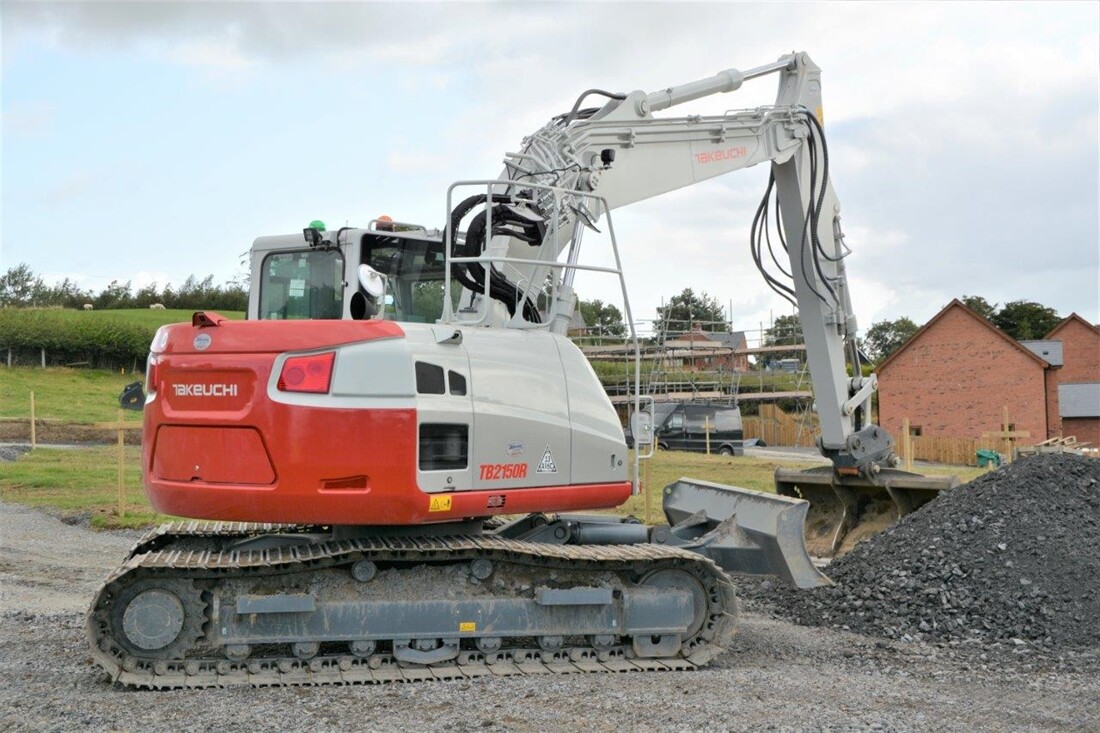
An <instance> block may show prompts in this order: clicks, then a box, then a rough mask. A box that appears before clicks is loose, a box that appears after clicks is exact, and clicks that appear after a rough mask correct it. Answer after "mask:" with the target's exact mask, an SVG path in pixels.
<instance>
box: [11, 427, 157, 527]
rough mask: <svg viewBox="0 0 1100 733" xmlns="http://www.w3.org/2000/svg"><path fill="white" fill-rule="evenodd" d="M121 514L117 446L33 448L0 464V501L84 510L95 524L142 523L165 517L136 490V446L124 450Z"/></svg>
mask: <svg viewBox="0 0 1100 733" xmlns="http://www.w3.org/2000/svg"><path fill="white" fill-rule="evenodd" d="M125 455H126V460H125V472H124V473H125V479H126V491H125V516H124V517H119V516H118V448H116V447H114V446H111V447H107V446H103V447H100V446H96V447H90V448H78V449H72V450H65V449H59V448H38V449H36V450H34V451H31V452H30V453H26V454H24V455H23V456H21V457H20V458H19V460H17V461H14V462H11V463H0V500H3V501H9V502H15V503H17V504H26V505H28V506H34V507H40V508H49V509H55V510H58V511H60V512H61V513H62V515H78V514H82V513H88V514H89V515H90V521H91V525H92V526H93V527H96V528H101V529H105V528H113V527H145V526H149V525H151V524H157V523H159V522H162V521H165V520H166V519H167V518H166V517H164V516H163V515H159V514H157V513H156V512H154V511H153V510H152V508H151V507H150V506H149V502H148V500H147V499H146V498H145V493H144V492H143V491H142V488H141V449H140V448H130V447H128V448H126V452H125Z"/></svg>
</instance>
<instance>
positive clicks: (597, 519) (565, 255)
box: [86, 53, 931, 689]
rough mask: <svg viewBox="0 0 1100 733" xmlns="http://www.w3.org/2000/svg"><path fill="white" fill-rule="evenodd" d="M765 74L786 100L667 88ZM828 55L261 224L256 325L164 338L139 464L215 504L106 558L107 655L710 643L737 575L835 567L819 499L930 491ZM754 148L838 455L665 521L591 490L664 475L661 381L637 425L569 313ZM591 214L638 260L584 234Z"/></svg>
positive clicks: (710, 652)
mask: <svg viewBox="0 0 1100 733" xmlns="http://www.w3.org/2000/svg"><path fill="white" fill-rule="evenodd" d="M770 75H775V76H777V77H778V80H779V92H778V97H777V100H776V103H775V104H774V105H771V106H766V107H761V108H757V109H751V110H746V111H737V112H728V113H726V114H723V115H718V116H684V117H670V116H663V115H657V113H659V112H661V111H663V110H665V109H669V108H671V107H674V106H677V105H681V104H684V103H687V102H691V101H692V100H696V99H700V98H703V97H707V96H710V95H715V94H720V93H725V92H732V91H734V90H736V89H738V88H739V87H740V86H741V85H742V84H743V83H744V82H745V81H747V80H751V79H755V78H757V77H764V76H770ZM820 82H821V71H820V69H819V68H818V67H817V66H816V65H815V64H814V63H813V62H812V61H811V60H810V58H809V57H808V56H807V55H806V54H805V53H794V54H789V55H785V56H783V57H781V58H780V59H779V60H778V61H776V62H774V63H770V64H766V65H763V66H759V67H756V68H752V69H749V70H747V71H738V70H736V69H729V70H726V71H723V72H721V73H719V74H717V75H715V76H712V77H708V78H705V79H701V80H699V81H695V82H691V83H688V84H684V85H680V86H673V87H669V88H667V89H663V90H660V91H656V92H652V93H646V92H643V91H634V92H630V93H627V94H618V93H609V92H606V91H603V90H599V89H590V90H588V91H586V92H584V93H583V94H581V95H580V96H579V97H578V99H577V101H576V104H574V105H573V107H572V108H571V109H570V110H568V111H567V112H565V113H563V114H560V115H558V116H555V117H553V118H552V119H551V120H550V121H549V122H548V123H547V124H546V125H545V126H544V127H542V128H541V129H539V130H537V131H536V132H535V133H534V134H532V135H530V136H529V137H527V138H525V139H524V141H523V143H522V146H521V148H520V150H519V151H518V152H511V153H507V154H506V156H505V159H504V169H503V171H502V173H501V175H500V176H499V177H498V178H496V179H491V180H474V181H460V182H458V183H455V184H453V185H452V186H451V187H450V188H449V189H448V191H447V195H446V212H447V215H446V220H445V225H444V226H443V228H442V229H429V228H427V227H425V226H421V225H418V224H412V223H406V222H396V221H393V220H390V219H389V218H388V217H380V218H379V219H376V220H374V221H371V222H369V223H368V224H367V226H365V227H362V228H358V227H347V226H345V227H341V228H339V229H336V230H331V229H328V228H326V227H325V226H324V224H323V223H322V222H320V221H315V222H313V223H312V224H311V225H310V226H308V227H306V228H304V229H303V230H302V232H301V233H294V234H287V235H279V236H268V237H260V238H259V239H257V240H256V241H255V242H254V244H253V247H252V250H251V274H252V277H251V285H250V294H249V303H248V312H247V318H246V320H244V321H234V320H229V319H226V318H224V317H223V316H221V315H219V314H217V313H214V312H197V313H195V314H194V315H193V317H192V320H191V322H190V323H181V324H173V325H169V326H165V327H163V328H161V329H160V330H159V331H158V332H157V334H156V336H155V338H154V340H153V343H152V345H151V349H150V354H149V358H148V362H147V369H146V380H145V392H146V394H145V399H144V440H143V449H142V470H143V481H144V484H145V489H146V492H147V494H148V496H149V498H150V501H151V503H152V505H153V506H154V507H155V508H156V509H157V510H158V511H160V512H163V513H166V514H170V515H175V516H179V517H188V518H192V519H193V520H194V521H186V522H177V523H173V524H167V525H163V526H161V527H159V528H158V529H155V530H152V531H150V532H149V533H148V534H147V535H146V536H145V537H143V538H142V539H141V540H140V541H139V542H138V543H137V544H136V546H135V547H134V549H133V550H132V551H131V552H130V554H129V556H128V557H127V558H126V560H125V561H124V562H123V563H122V565H121V566H120V567H119V568H117V569H116V570H115V571H114V572H113V573H112V574H111V575H110V576H109V577H108V579H107V580H106V581H105V583H104V585H103V586H102V588H101V589H100V590H99V592H98V594H97V595H96V597H95V598H94V599H93V601H92V604H91V607H90V610H89V613H88V617H87V626H86V628H87V634H88V640H89V643H90V647H91V654H92V657H93V659H94V660H95V662H96V663H97V664H98V665H99V666H101V667H102V668H103V669H104V670H106V672H107V673H108V674H109V675H110V677H111V678H112V680H114V681H116V682H119V683H121V684H125V685H128V686H132V687H138V688H148V689H163V688H192V687H209V686H232V685H254V686H265V685H295V684H311V685H312V684H330V683H332V684H351V683H377V682H387V681H412V680H430V679H452V678H453V679H457V678H469V677H474V676H479V675H495V676H503V675H516V674H545V673H561V674H564V673H576V672H607V671H614V672H623V671H645V670H681V669H692V668H696V667H700V666H702V665H705V664H707V663H708V662H709V661H710V660H712V659H713V658H714V657H715V656H717V655H718V654H720V653H722V651H723V650H725V649H727V648H728V647H729V646H730V644H731V643H733V638H734V635H735V633H736V630H737V600H736V593H735V590H734V584H733V580H732V579H731V576H736V575H742V574H748V575H773V576H777V577H779V578H781V579H782V580H784V581H786V582H788V583H790V584H793V585H795V586H797V587H800V588H813V587H817V586H820V585H824V584H828V583H829V581H828V579H827V578H826V577H825V576H824V575H823V574H822V573H821V572H820V571H819V570H818V568H817V567H816V565H815V564H814V563H813V562H812V560H811V558H810V555H809V553H808V551H807V545H806V538H805V537H804V535H803V531H804V528H805V527H806V522H807V519H806V517H807V508H808V503H807V501H806V498H807V497H809V498H810V501H811V502H814V501H815V499H814V498H813V497H812V493H813V492H814V491H815V490H820V492H819V493H822V494H825V493H828V494H829V495H830V496H831V497H833V498H834V500H835V503H837V504H838V505H839V506H840V512H841V514H843V513H844V512H848V511H850V512H852V513H855V512H856V511H857V510H858V509H859V504H860V501H859V498H858V497H859V496H860V492H865V493H873V492H875V491H879V492H880V493H882V492H888V493H890V494H891V495H893V494H894V493H895V492H896V493H897V494H898V495H899V496H903V495H904V492H906V491H910V490H912V491H918V492H919V491H926V492H927V491H929V490H931V487H930V486H926V485H924V484H921V482H922V481H928V480H927V479H923V478H921V477H909V478H908V480H909V484H906V477H904V476H901V475H898V474H897V472H896V471H895V470H894V468H893V466H894V465H895V463H896V460H895V456H894V454H893V441H892V440H891V438H890V436H889V435H888V434H887V433H886V432H885V431H884V430H883V429H882V428H880V427H878V426H875V425H874V424H872V423H871V421H870V415H871V410H870V400H871V397H872V394H873V392H874V390H875V387H876V383H875V378H874V376H870V377H864V376H862V375H861V370H860V368H859V364H858V351H857V350H856V348H855V344H854V336H855V332H856V322H855V318H854V316H853V314H852V309H851V305H850V301H849V293H848V282H847V279H846V275H845V257H846V255H847V254H848V249H847V247H846V246H845V245H844V241H843V234H842V232H841V229H840V218H839V210H840V209H839V205H838V203H837V199H836V196H835V194H834V192H833V189H832V185H831V182H830V179H829V156H828V148H827V146H826V141H825V135H824V129H823V125H822V108H821V83H820ZM590 98H597V99H598V100H599V102H598V103H597V104H595V105H594V106H585V102H586V100H588V99H590ZM758 163H769V164H770V165H771V175H770V178H769V181H768V184H767V189H766V191H765V194H764V197H763V199H762V201H761V204H760V207H759V209H758V210H757V213H756V217H755V219H754V221H753V223H752V227H751V229H752V233H751V250H752V255H753V259H754V262H755V263H756V265H757V266H758V268H759V269H760V271H761V272H762V274H763V275H764V278H765V280H766V282H767V283H768V284H769V285H770V286H771V287H773V288H774V289H775V290H776V291H777V292H778V293H780V294H781V295H782V296H783V297H786V298H788V299H789V300H791V301H792V303H797V306H798V311H799V314H800V317H801V320H802V324H803V332H804V334H805V339H806V347H807V355H808V359H809V367H810V371H811V374H812V378H813V386H814V392H815V395H816V401H817V409H818V413H819V415H820V417H821V426H822V435H821V439H820V448H821V451H822V453H823V454H824V455H825V456H827V457H828V458H829V459H830V461H831V463H832V466H831V467H829V470H828V471H821V472H809V473H805V474H803V473H800V472H781V474H779V475H777V483H778V486H779V488H780V492H779V495H776V494H767V493H761V492H755V491H750V490H747V489H742V488H738V487H733V486H726V485H721V484H715V483H709V482H704V481H698V480H693V479H690V478H682V479H680V480H678V481H676V482H674V483H672V484H670V485H669V486H666V487H664V489H663V491H662V501H663V508H664V513H665V517H666V519H667V522H668V523H667V524H662V525H659V526H647V525H645V524H642V523H640V522H638V521H637V520H635V519H633V518H629V517H628V518H623V517H620V516H617V515H614V514H610V513H602V514H601V513H593V512H596V511H597V510H606V509H610V508H614V507H617V506H619V505H621V504H622V503H624V502H625V501H626V500H627V499H628V498H630V497H631V496H632V495H635V494H637V493H638V492H639V491H640V487H639V482H638V476H639V475H640V472H639V465H640V463H639V462H640V461H642V460H645V459H646V457H648V455H651V454H652V450H653V445H654V438H653V424H652V402H651V400H649V399H648V398H647V397H646V396H644V395H642V394H640V392H638V390H637V384H638V383H639V381H640V380H639V379H637V378H636V379H635V380H634V381H635V394H634V396H633V399H634V412H633V416H632V418H631V423H632V424H631V428H632V432H633V436H634V440H635V450H633V451H628V449H627V446H626V444H625V439H624V435H623V429H622V427H621V423H620V421H619V418H618V416H617V414H616V412H615V410H614V408H613V407H612V405H611V403H610V401H609V399H608V397H607V396H606V394H605V392H604V390H603V389H602V387H601V384H600V382H599V380H598V378H597V377H596V375H595V373H594V372H593V370H592V368H591V366H590V365H589V364H588V362H587V360H586V359H585V357H584V356H583V354H582V353H581V351H580V350H579V349H578V348H577V347H576V346H575V345H574V344H573V343H572V342H571V341H570V340H569V339H568V338H567V337H566V332H567V328H568V324H569V320H570V317H571V315H572V313H573V311H574V309H575V306H576V296H575V293H574V279H575V277H576V275H577V274H578V272H583V273H592V274H593V276H596V275H599V276H606V277H614V278H617V279H618V284H619V287H620V289H621V290H622V297H623V303H624V306H625V315H626V321H627V323H631V324H632V323H633V318H632V315H631V312H630V304H629V298H628V297H627V292H626V285H625V278H624V275H623V268H622V264H621V258H620V256H619V248H618V243H617V240H616V239H615V235H614V226H613V224H612V221H611V211H612V210H613V209H617V208H619V207H622V206H626V205H629V204H631V203H634V202H637V201H641V200H643V199H647V198H650V197H653V196H656V195H658V194H661V193H664V192H668V191H672V190H675V189H678V188H682V187H685V186H690V185H692V184H695V183H698V182H701V181H704V180H708V179H712V178H715V177H717V176H721V175H725V174H728V173H732V172H734V171H737V170H740V169H743V168H747V167H749V166H753V165H756V164H758ZM773 200H774V203H773ZM593 231H597V232H601V236H602V237H603V238H602V239H601V241H609V248H610V255H609V257H610V258H611V259H613V261H614V265H594V264H588V263H586V262H584V261H582V259H581V256H580V253H581V249H582V240H584V238H585V235H586V233H591V232H593ZM604 232H606V236H604V234H603V233H604ZM773 232H774V239H773ZM765 249H766V250H767V252H765ZM608 261H610V260H608ZM769 268H771V269H769ZM777 270H778V272H777ZM586 276H587V275H586ZM631 328H633V326H631ZM631 338H632V341H633V343H634V346H635V375H636V377H637V376H639V374H640V359H639V357H638V353H639V352H638V346H637V343H638V341H637V336H636V334H635V333H634V332H633V330H632V331H631ZM849 362H850V363H852V364H853V365H854V369H853V371H852V376H848V374H847V372H846V363H849ZM796 474H797V475H796ZM913 486H916V488H915V489H911V487H913ZM783 494H788V495H783ZM789 494H797V495H796V496H791V495H789ZM841 494H843V496H846V497H848V498H849V499H851V497H852V496H853V495H854V496H856V498H855V499H853V500H852V501H850V502H848V503H845V500H844V499H843V498H841V499H837V498H836V497H838V496H840V495H841ZM907 498H908V497H907ZM917 501H919V499H915V500H912V501H911V502H910V504H909V505H908V506H910V507H911V506H912V505H913V503H915V502H917ZM585 512H587V513H585ZM849 521H850V518H845V519H844V520H843V522H841V523H840V524H843V523H844V522H849ZM834 524H836V523H834ZM838 526H839V525H838ZM834 539H835V538H830V539H829V542H833V541H834Z"/></svg>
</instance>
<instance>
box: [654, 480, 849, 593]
mask: <svg viewBox="0 0 1100 733" xmlns="http://www.w3.org/2000/svg"><path fill="white" fill-rule="evenodd" d="M808 506H809V505H808V504H807V503H806V502H805V501H802V500H800V499H791V498H788V497H785V496H776V495H775V494H766V493H763V492H760V491H752V490H750V489H742V488H738V487H734V486H725V485H722V484H714V483H710V482H708V481H699V480H696V479H688V478H681V479H680V480H678V481H676V482H674V483H671V484H669V485H668V486H666V487H665V490H664V511H665V517H666V518H667V519H668V523H669V525H670V526H668V527H663V528H660V529H659V530H657V531H660V532H663V533H664V536H663V537H662V536H660V535H658V536H655V537H654V539H653V541H655V542H660V543H667V544H669V545H674V546H680V547H684V548H686V549H691V550H694V551H696V552H700V553H702V554H704V555H706V556H707V557H709V558H710V559H712V560H714V562H715V563H717V564H718V565H719V567H721V568H722V569H723V570H725V571H727V572H730V573H738V574H745V575H775V576H778V577H780V578H782V579H783V580H785V581H787V582H788V583H791V584H792V585H795V586H797V587H799V588H816V587H818V586H822V585H831V584H832V582H831V581H830V580H829V579H828V578H827V577H825V575H823V574H822V573H821V571H820V570H818V569H817V567H815V566H814V564H813V562H812V561H811V560H810V556H809V554H808V553H807V552H806V545H805V543H804V540H803V525H804V523H805V520H806V510H807V508H808Z"/></svg>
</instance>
